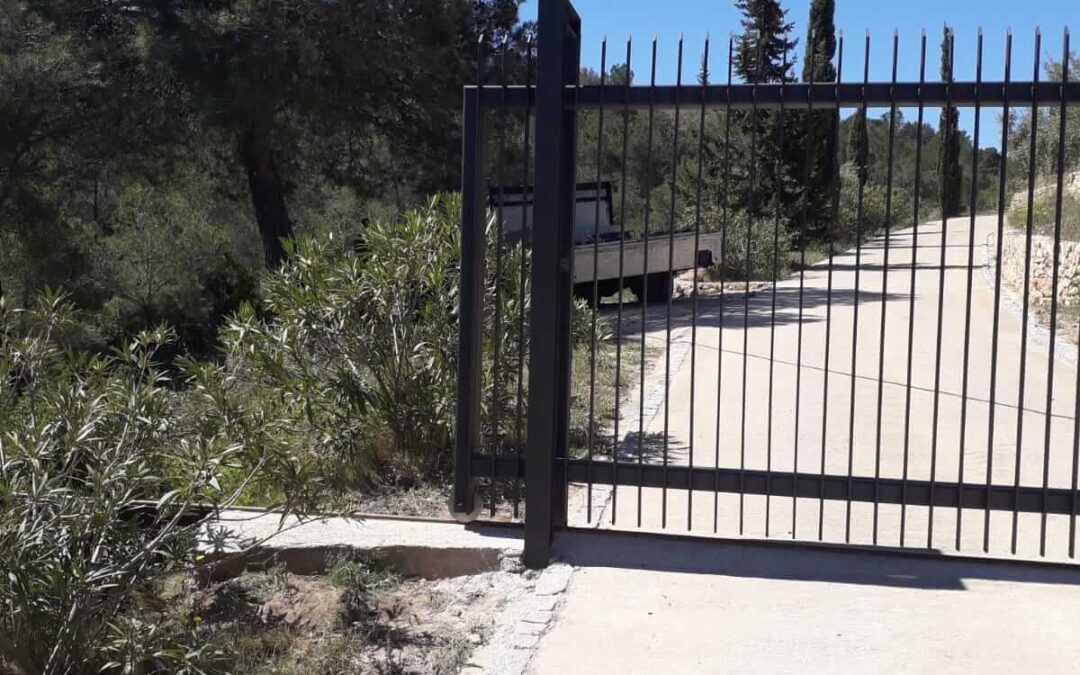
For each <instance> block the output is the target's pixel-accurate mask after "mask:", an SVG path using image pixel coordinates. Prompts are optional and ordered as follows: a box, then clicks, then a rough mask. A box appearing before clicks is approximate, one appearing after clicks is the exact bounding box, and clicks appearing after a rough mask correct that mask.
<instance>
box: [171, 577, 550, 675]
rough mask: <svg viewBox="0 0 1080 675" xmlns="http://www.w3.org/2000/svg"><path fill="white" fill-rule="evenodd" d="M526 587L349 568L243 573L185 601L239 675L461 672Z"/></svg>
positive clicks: (518, 582)
mask: <svg viewBox="0 0 1080 675" xmlns="http://www.w3.org/2000/svg"><path fill="white" fill-rule="evenodd" d="M527 584H528V581H527V580H526V579H525V578H524V577H523V575H521V574H518V573H515V572H512V571H500V572H490V573H485V574H478V575H472V576H465V577H458V578H451V579H440V580H434V581H428V580H423V579H403V578H401V577H397V576H395V575H393V574H392V573H389V572H386V571H380V570H378V569H376V568H373V567H370V566H367V565H362V564H357V563H345V564H340V565H337V566H335V567H334V568H332V569H331V570H329V571H328V572H327V574H326V575H321V576H298V575H295V574H291V573H288V572H285V571H284V570H283V569H271V570H268V571H266V572H256V573H247V574H244V575H242V576H240V577H237V578H235V579H230V580H228V581H225V582H221V583H218V584H215V585H213V586H211V587H209V588H206V589H202V590H200V591H198V592H196V593H194V594H193V595H191V596H189V604H188V607H189V610H190V611H192V613H193V616H194V617H195V623H196V624H197V625H198V626H199V630H201V631H204V632H206V633H207V634H208V636H210V637H211V640H210V643H211V644H212V645H213V646H214V647H213V648H214V649H217V650H219V651H221V652H222V656H223V658H226V659H227V660H228V661H230V663H229V664H227V667H226V670H228V671H231V672H244V673H282V674H285V673H288V674H290V675H291V674H297V675H300V674H305V675H306V674H309V673H310V674H312V675H314V674H315V673H331V672H332V673H365V674H379V675H381V674H391V673H394V674H396V673H415V674H418V675H419V674H425V675H426V674H433V675H434V674H439V675H441V674H444V673H457V672H458V671H459V670H460V668H461V667H462V666H463V665H464V664H465V662H466V660H467V659H468V657H469V655H470V654H471V653H472V652H473V650H474V649H475V648H476V647H478V646H480V645H482V644H484V643H485V642H486V641H488V640H489V639H490V637H491V635H492V632H493V631H494V627H495V621H496V617H497V616H498V613H499V610H500V609H501V608H502V607H503V606H504V605H505V604H506V603H507V602H508V600H509V599H511V598H513V597H517V596H518V595H520V593H521V589H522V588H523V587H525V585H527Z"/></svg>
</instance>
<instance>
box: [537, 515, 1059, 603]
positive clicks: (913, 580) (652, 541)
mask: <svg viewBox="0 0 1080 675" xmlns="http://www.w3.org/2000/svg"><path fill="white" fill-rule="evenodd" d="M555 556H556V558H557V559H559V560H561V561H563V562H566V563H569V564H571V565H574V566H576V567H611V568H621V569H638V570H650V571H657V572H677V573H684V574H713V575H721V576H730V577H745V578H754V579H777V580H790V581H817V582H825V583H841V584H855V585H866V586H889V587H898V588H911V589H926V590H954V591H963V590H966V586H965V585H964V580H965V579H982V580H990V581H1004V582H1013V583H1031V584H1056V585H1070V586H1080V565H1078V566H1071V565H1066V564H1051V563H1037V562H1025V561H1019V560H990V559H986V560H981V559H971V558H960V557H955V556H945V555H942V554H940V553H938V552H921V553H916V552H911V551H904V552H901V551H897V550H892V549H883V548H877V549H870V548H866V547H863V548H857V547H851V546H843V547H842V546H839V545H829V544H799V543H788V542H770V541H749V540H731V539H711V540H709V539H695V538H691V537H685V536H678V535H663V534H650V533H640V532H618V531H613V530H566V531H562V532H559V533H558V534H557V535H556V538H555Z"/></svg>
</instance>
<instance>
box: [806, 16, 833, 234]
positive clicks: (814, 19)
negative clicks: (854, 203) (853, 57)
mask: <svg viewBox="0 0 1080 675" xmlns="http://www.w3.org/2000/svg"><path fill="white" fill-rule="evenodd" d="M835 12H836V0H813V2H811V3H810V20H809V22H808V23H809V25H808V28H807V36H806V43H805V44H806V49H805V52H804V55H803V63H802V66H803V69H802V80H803V82H834V81H836V67H835V66H833V58H835V56H836V24H835V22H834V19H833V17H834V14H835ZM839 124H840V111H839V110H815V111H813V112H810V113H804V114H803V134H802V136H803V138H802V142H803V143H805V144H806V145H805V146H804V149H805V153H804V156H803V158H802V160H801V161H805V162H808V163H809V165H808V166H806V167H805V175H806V186H805V188H806V192H805V194H804V195H803V198H804V199H805V200H806V204H805V206H806V215H807V230H808V233H807V234H808V237H809V238H811V239H821V238H823V237H824V235H825V233H826V232H827V228H828V227H829V224H830V223H832V222H835V219H836V215H835V214H834V213H833V206H834V204H835V203H836V201H835V199H834V197H835V194H836V190H837V189H838V185H839V174H840V170H839V166H838V165H837V161H836V133H837V128H838V125H839Z"/></svg>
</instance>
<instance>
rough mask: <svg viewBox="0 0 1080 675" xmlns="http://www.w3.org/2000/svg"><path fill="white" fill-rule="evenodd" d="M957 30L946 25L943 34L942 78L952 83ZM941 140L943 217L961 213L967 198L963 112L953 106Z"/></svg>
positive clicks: (945, 118) (943, 114) (945, 110)
mask: <svg viewBox="0 0 1080 675" xmlns="http://www.w3.org/2000/svg"><path fill="white" fill-rule="evenodd" d="M952 59H953V33H952V30H951V29H950V28H949V27H948V26H945V27H944V28H943V30H942V37H941V80H942V82H952V78H953V61H952ZM940 129H941V131H940V133H941V143H940V144H939V145H938V177H939V179H940V181H941V204H942V207H943V208H944V210H945V213H944V214H942V215H943V217H946V218H947V217H950V216H955V215H959V213H960V210H961V206H960V205H961V202H962V200H963V195H962V194H961V191H962V189H963V188H962V184H963V181H964V172H963V169H962V168H961V166H960V140H961V139H960V114H959V112H958V111H957V110H956V108H955V107H952V106H949V107H946V108H943V109H942V111H941V127H940Z"/></svg>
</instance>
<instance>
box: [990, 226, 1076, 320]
mask: <svg viewBox="0 0 1080 675" xmlns="http://www.w3.org/2000/svg"><path fill="white" fill-rule="evenodd" d="M1024 252H1025V240H1024V233H1023V232H1021V231H1019V230H1014V229H1011V228H1010V229H1007V230H1006V231H1005V239H1004V241H1003V242H1002V246H1001V276H1002V278H1003V279H1004V280H1005V283H1006V284H1007V285H1008V286H1009V288H1010V289H1011V290H1012V292H1013V293H1015V294H1016V296H1017V297H1018V298H1022V297H1023V293H1024V257H1025V256H1024ZM1058 264H1059V268H1058V303H1059V306H1062V307H1075V306H1078V305H1080V242H1075V241H1064V240H1063V241H1062V242H1061V254H1060V260H1059V263H1058ZM1053 275H1054V239H1053V237H1047V236H1045V235H1033V236H1032V237H1031V282H1030V283H1031V286H1030V292H1031V298H1030V299H1031V302H1030V304H1031V305H1032V306H1044V305H1045V306H1049V305H1050V294H1051V292H1052V291H1053V281H1054V280H1053Z"/></svg>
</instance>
